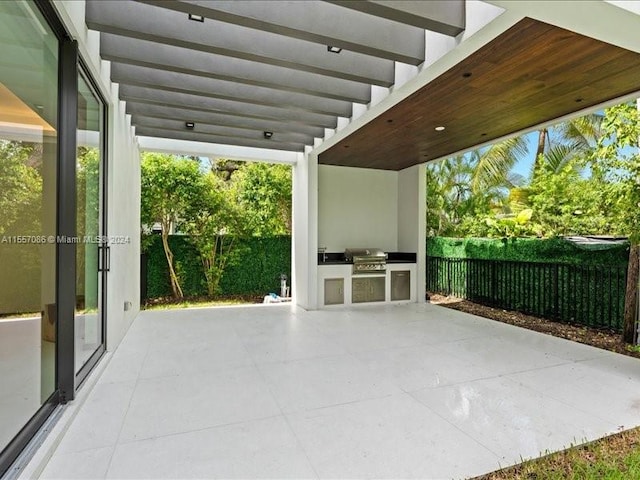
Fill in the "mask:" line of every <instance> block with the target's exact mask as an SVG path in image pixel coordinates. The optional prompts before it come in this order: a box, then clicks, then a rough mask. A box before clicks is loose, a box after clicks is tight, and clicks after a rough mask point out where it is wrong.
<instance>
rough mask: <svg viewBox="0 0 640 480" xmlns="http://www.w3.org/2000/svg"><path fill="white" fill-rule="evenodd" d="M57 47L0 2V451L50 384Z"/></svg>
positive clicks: (34, 19) (29, 15) (41, 26)
mask: <svg viewBox="0 0 640 480" xmlns="http://www.w3.org/2000/svg"><path fill="white" fill-rule="evenodd" d="M58 47H59V44H58V39H57V37H56V35H55V34H54V32H53V31H52V30H51V29H50V28H49V26H48V24H47V22H46V21H45V19H44V18H43V16H42V15H41V14H40V12H39V10H38V9H37V8H36V7H35V5H33V4H32V3H30V2H26V1H11V2H1V1H0V51H1V52H2V53H1V54H0V452H2V451H3V450H5V449H7V448H8V446H9V444H10V443H11V442H12V440H13V439H14V437H16V435H17V434H18V433H19V432H20V431H21V430H22V429H23V427H24V426H25V425H26V424H27V423H28V422H29V420H30V419H31V418H32V417H33V416H34V415H35V414H36V412H38V411H39V410H40V409H41V407H42V406H43V405H44V404H46V403H47V402H48V400H49V399H50V397H52V395H53V394H54V392H55V390H56V325H57V320H56V241H55V235H56V222H57V217H56V204H57V203H56V198H57V188H56V185H57V141H58V135H57V115H58V103H57V101H58ZM0 473H1V471H0Z"/></svg>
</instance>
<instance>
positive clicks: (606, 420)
mask: <svg viewBox="0 0 640 480" xmlns="http://www.w3.org/2000/svg"><path fill="white" fill-rule="evenodd" d="M517 373H521V372H517ZM509 375H516V373H509V374H506V375H503V376H502V377H503V378H506V379H508V380H510V381H512V382H515V383H516V384H518V385H519V386H521V387H523V388H526V389H527V390H531V391H532V392H535V393H538V394H540V395H542V396H543V397H547V398H550V399H552V400H555V401H556V402H559V403H561V404H563V405H565V406H567V407H569V408H572V409H574V410H578V411H580V412H582V413H584V414H585V415H587V416H591V417H596V418H597V419H599V420H601V421H603V422H605V423H609V424H613V423H615V422H613V421H612V420H611V419H608V418H604V417H601V416H600V415H598V414H595V413H592V412H588V411H586V410H584V409H583V408H580V407H578V406H576V405H572V404H571V403H568V402H566V401H564V400H562V399H561V398H558V397H555V396H553V395H551V394H549V393H547V392H546V391H542V390H537V389H535V388H533V387H531V386H529V385H525V384H524V383H520V382H518V381H517V380H516V379H515V378H509ZM638 425H640V418H639V419H638V424H637V425H633V426H634V427H635V426H638ZM629 428H631V426H630V427H629ZM583 443H584V442H583Z"/></svg>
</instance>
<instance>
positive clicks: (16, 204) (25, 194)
mask: <svg viewBox="0 0 640 480" xmlns="http://www.w3.org/2000/svg"><path fill="white" fill-rule="evenodd" d="M38 147H39V146H38V145H36V144H30V143H25V142H15V141H10V140H0V212H2V214H1V215H0V235H6V234H8V233H10V234H12V235H36V234H39V233H40V211H41V208H40V203H41V199H42V175H41V173H40V171H39V170H38V164H39V163H41V160H38V161H33V158H32V157H36V158H39V155H40V154H41V151H39V150H38Z"/></svg>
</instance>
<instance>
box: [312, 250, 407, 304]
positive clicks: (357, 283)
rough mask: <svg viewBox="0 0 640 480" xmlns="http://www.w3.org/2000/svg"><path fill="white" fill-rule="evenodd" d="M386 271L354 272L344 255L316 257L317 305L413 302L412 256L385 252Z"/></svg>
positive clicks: (334, 254) (331, 254) (326, 254)
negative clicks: (386, 256) (386, 253)
mask: <svg viewBox="0 0 640 480" xmlns="http://www.w3.org/2000/svg"><path fill="white" fill-rule="evenodd" d="M388 257H389V258H388V259H387V262H386V269H385V270H382V271H380V272H367V273H364V274H361V273H354V272H353V268H354V267H353V264H352V263H350V262H348V261H346V260H345V258H344V254H343V253H325V254H324V261H323V256H322V254H320V255H318V285H317V288H318V290H317V291H318V304H319V305H318V306H319V307H320V308H336V307H338V308H339V307H341V306H342V307H345V306H346V307H348V306H350V305H353V304H366V303H370V304H371V303H378V304H380V303H396V302H415V301H416V291H417V289H416V288H415V287H416V283H415V282H416V278H417V277H416V275H417V271H416V269H417V264H416V254H415V253H404V252H390V253H388Z"/></svg>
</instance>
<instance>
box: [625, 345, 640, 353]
mask: <svg viewBox="0 0 640 480" xmlns="http://www.w3.org/2000/svg"><path fill="white" fill-rule="evenodd" d="M627 350H629V351H630V352H633V353H640V345H627Z"/></svg>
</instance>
